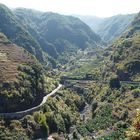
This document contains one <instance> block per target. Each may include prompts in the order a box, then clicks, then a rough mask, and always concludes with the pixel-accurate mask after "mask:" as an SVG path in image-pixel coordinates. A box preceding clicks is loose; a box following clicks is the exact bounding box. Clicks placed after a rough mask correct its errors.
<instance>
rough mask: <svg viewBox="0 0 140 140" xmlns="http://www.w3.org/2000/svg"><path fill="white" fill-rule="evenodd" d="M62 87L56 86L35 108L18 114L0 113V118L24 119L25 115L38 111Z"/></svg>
mask: <svg viewBox="0 0 140 140" xmlns="http://www.w3.org/2000/svg"><path fill="white" fill-rule="evenodd" d="M61 87H62V85H61V84H59V85H58V87H57V88H55V89H54V90H53V91H52V92H51V93H49V94H48V95H46V96H44V97H43V100H42V102H41V103H40V104H39V105H38V106H35V107H32V108H30V109H27V110H24V111H18V112H12V113H0V116H3V117H5V118H9V119H13V118H17V119H20V118H22V117H24V116H25V115H29V114H31V113H33V112H34V111H38V110H39V109H40V107H41V106H43V105H44V104H45V103H46V101H47V99H48V98H49V97H51V96H53V95H55V93H56V92H57V91H58V90H59V89H60V88H61Z"/></svg>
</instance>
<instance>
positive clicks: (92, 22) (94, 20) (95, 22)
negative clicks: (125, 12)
mask: <svg viewBox="0 0 140 140" xmlns="http://www.w3.org/2000/svg"><path fill="white" fill-rule="evenodd" d="M74 16H75V17H78V18H80V19H81V20H82V21H83V22H85V23H86V24H87V25H88V26H89V27H90V28H91V29H92V30H93V31H95V32H96V30H97V29H98V26H99V24H101V23H102V22H103V21H104V18H100V17H96V16H81V15H74Z"/></svg>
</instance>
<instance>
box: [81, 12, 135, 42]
mask: <svg viewBox="0 0 140 140" xmlns="http://www.w3.org/2000/svg"><path fill="white" fill-rule="evenodd" d="M135 16H136V14H127V15H116V16H112V17H109V18H98V17H87V16H86V17H79V18H80V19H81V20H82V21H84V22H85V23H86V24H87V25H89V26H90V27H91V29H93V31H95V32H96V33H97V34H99V35H100V37H101V38H102V39H103V41H105V42H106V43H107V44H109V43H112V42H113V41H114V40H115V39H116V38H117V37H119V36H120V35H121V34H122V33H123V32H124V31H125V30H127V28H128V27H129V26H130V25H131V22H132V21H133V19H134V17H135Z"/></svg>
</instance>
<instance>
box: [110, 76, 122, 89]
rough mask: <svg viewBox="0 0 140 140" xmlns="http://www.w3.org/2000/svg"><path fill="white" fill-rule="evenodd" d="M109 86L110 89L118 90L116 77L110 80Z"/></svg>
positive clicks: (118, 84)
mask: <svg viewBox="0 0 140 140" xmlns="http://www.w3.org/2000/svg"><path fill="white" fill-rule="evenodd" d="M109 86H110V88H120V87H121V84H120V81H119V78H118V77H113V78H111V79H110V82H109Z"/></svg>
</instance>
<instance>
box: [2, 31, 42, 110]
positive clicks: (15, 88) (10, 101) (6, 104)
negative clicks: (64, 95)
mask: <svg viewBox="0 0 140 140" xmlns="http://www.w3.org/2000/svg"><path fill="white" fill-rule="evenodd" d="M43 84H44V80H43V72H42V68H41V66H40V65H39V63H38V62H37V60H36V59H35V58H34V57H33V56H32V55H31V54H29V53H28V52H27V51H26V50H24V49H23V48H21V47H19V46H17V45H14V44H12V43H11V42H10V41H9V40H8V39H7V38H6V36H4V35H3V34H2V33H0V112H11V111H19V110H24V109H27V108H30V107H32V106H34V105H36V104H38V103H39V102H40V100H42V96H43V95H44V88H43Z"/></svg>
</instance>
